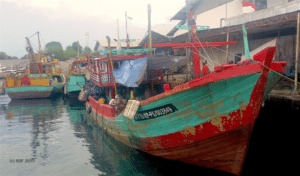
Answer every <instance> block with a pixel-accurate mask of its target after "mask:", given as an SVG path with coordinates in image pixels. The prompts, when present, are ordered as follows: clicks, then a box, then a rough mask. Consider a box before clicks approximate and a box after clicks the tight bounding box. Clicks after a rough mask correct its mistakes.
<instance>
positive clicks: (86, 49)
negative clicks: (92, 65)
mask: <svg viewBox="0 0 300 176" xmlns="http://www.w3.org/2000/svg"><path fill="white" fill-rule="evenodd" d="M91 52H92V50H91V48H90V47H88V46H86V47H84V49H83V52H82V53H83V55H84V56H87V55H89V54H90V53H91Z"/></svg>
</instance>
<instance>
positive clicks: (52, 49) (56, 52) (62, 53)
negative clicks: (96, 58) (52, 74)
mask: <svg viewBox="0 0 300 176" xmlns="http://www.w3.org/2000/svg"><path fill="white" fill-rule="evenodd" d="M78 48H79V57H86V56H87V55H90V54H92V50H91V48H89V47H88V46H86V47H84V48H82V46H80V44H79V47H78V43H77V42H73V43H72V45H70V46H67V47H66V50H64V49H63V47H62V45H61V43H60V42H56V41H52V42H49V43H47V44H46V46H45V50H44V53H45V54H46V55H50V56H51V57H52V58H55V59H58V60H60V61H65V60H68V59H69V58H74V57H77V56H78ZM28 58H29V54H25V55H24V56H23V57H21V58H20V59H28ZM10 59H19V58H18V57H16V56H13V57H11V56H8V55H7V54H6V53H5V52H0V60H10Z"/></svg>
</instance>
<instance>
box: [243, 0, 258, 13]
mask: <svg viewBox="0 0 300 176" xmlns="http://www.w3.org/2000/svg"><path fill="white" fill-rule="evenodd" d="M242 3H243V13H252V12H255V10H256V6H255V4H253V3H251V2H248V1H242Z"/></svg>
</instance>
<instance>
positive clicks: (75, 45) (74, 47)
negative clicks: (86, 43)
mask: <svg viewBox="0 0 300 176" xmlns="http://www.w3.org/2000/svg"><path fill="white" fill-rule="evenodd" d="M72 48H73V49H74V50H75V51H76V52H78V43H77V42H73V44H72ZM81 51H82V46H80V44H79V53H81Z"/></svg>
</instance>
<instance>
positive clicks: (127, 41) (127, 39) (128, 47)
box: [126, 34, 130, 49]
mask: <svg viewBox="0 0 300 176" xmlns="http://www.w3.org/2000/svg"><path fill="white" fill-rule="evenodd" d="M126 44H127V49H130V45H129V35H128V34H127V37H126Z"/></svg>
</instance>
